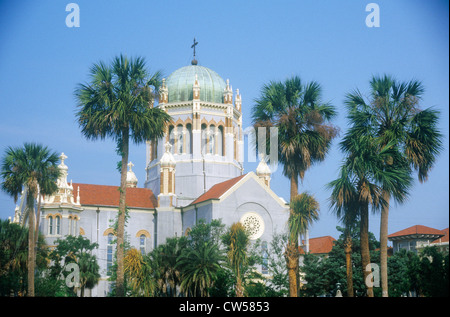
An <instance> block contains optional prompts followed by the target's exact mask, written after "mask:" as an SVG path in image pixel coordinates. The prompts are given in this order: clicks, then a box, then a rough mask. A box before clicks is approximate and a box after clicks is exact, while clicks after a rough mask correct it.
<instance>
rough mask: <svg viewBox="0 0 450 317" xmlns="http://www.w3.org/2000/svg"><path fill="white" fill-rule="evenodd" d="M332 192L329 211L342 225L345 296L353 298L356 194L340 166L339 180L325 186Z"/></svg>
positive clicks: (344, 169)
mask: <svg viewBox="0 0 450 317" xmlns="http://www.w3.org/2000/svg"><path fill="white" fill-rule="evenodd" d="M327 187H328V188H329V189H331V190H332V193H331V197H330V205H331V209H332V210H333V211H334V213H335V214H336V216H337V218H338V219H339V220H340V221H341V222H342V223H343V224H344V237H345V238H344V252H345V266H346V275H347V296H348V297H353V296H354V290H353V264H352V245H353V242H352V235H351V232H352V228H353V227H354V226H355V225H356V223H357V221H358V211H359V208H358V194H357V192H356V188H355V186H354V184H353V183H352V181H351V179H350V178H349V175H348V171H347V169H346V167H345V166H342V168H341V171H340V175H339V178H338V179H336V180H334V181H332V182H330V183H329V184H327Z"/></svg>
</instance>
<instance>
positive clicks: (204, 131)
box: [201, 124, 207, 154]
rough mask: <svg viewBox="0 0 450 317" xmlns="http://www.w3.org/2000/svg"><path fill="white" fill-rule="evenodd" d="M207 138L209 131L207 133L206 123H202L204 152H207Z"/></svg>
mask: <svg viewBox="0 0 450 317" xmlns="http://www.w3.org/2000/svg"><path fill="white" fill-rule="evenodd" d="M206 140H207V133H206V124H202V143H201V146H202V154H206Z"/></svg>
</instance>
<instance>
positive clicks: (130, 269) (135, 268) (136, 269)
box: [124, 248, 157, 297]
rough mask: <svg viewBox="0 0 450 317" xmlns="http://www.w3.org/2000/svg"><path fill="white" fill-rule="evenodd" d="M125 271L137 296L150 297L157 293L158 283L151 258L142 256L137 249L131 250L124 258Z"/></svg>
mask: <svg viewBox="0 0 450 317" xmlns="http://www.w3.org/2000/svg"><path fill="white" fill-rule="evenodd" d="M124 270H125V275H126V276H127V278H128V280H129V281H130V284H131V287H132V290H133V291H134V293H135V294H136V296H146V297H149V296H152V295H153V294H154V293H155V290H156V287H157V283H156V280H155V278H154V274H153V272H154V271H153V269H152V266H151V261H150V257H148V256H145V255H142V254H141V252H140V251H139V250H137V249H134V248H133V249H130V250H128V251H127V253H126V255H125V258H124Z"/></svg>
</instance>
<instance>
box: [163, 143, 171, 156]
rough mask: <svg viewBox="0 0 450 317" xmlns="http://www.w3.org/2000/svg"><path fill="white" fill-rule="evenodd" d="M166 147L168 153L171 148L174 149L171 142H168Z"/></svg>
mask: <svg viewBox="0 0 450 317" xmlns="http://www.w3.org/2000/svg"><path fill="white" fill-rule="evenodd" d="M164 147H165V148H166V153H170V150H171V149H172V144H170V143H169V142H166V144H165V145H164Z"/></svg>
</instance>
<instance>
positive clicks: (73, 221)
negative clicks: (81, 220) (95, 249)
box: [72, 216, 78, 236]
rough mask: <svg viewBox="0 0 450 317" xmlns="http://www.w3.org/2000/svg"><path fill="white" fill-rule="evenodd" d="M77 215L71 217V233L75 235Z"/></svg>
mask: <svg viewBox="0 0 450 317" xmlns="http://www.w3.org/2000/svg"><path fill="white" fill-rule="evenodd" d="M77 220H78V218H77V216H74V217H73V219H72V235H74V236H77Z"/></svg>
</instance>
